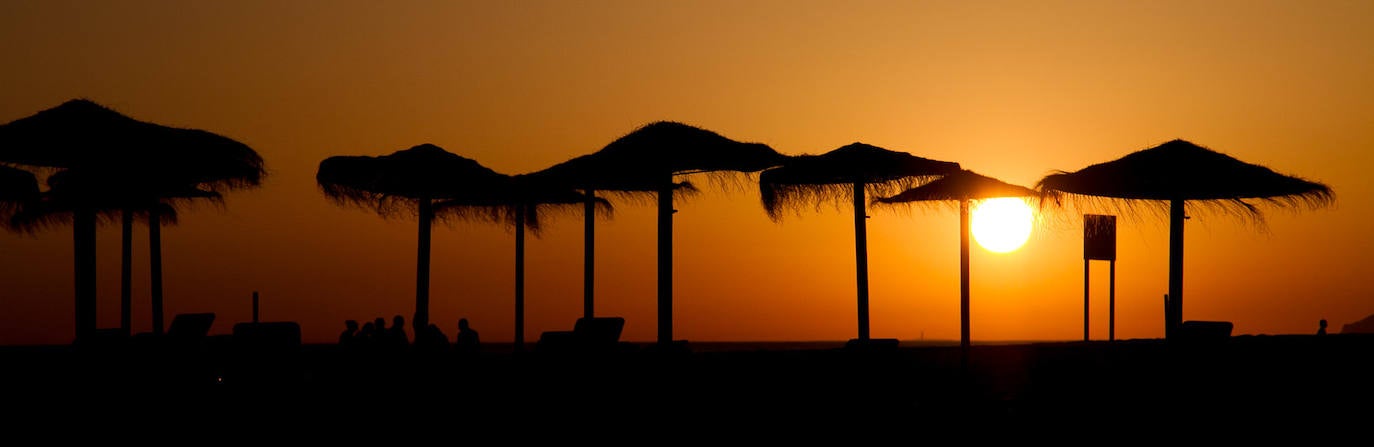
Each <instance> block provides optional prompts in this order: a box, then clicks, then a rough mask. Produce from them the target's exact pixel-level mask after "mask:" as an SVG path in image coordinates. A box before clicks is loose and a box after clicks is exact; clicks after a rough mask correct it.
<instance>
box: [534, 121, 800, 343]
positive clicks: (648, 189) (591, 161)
mask: <svg viewBox="0 0 1374 447" xmlns="http://www.w3.org/2000/svg"><path fill="white" fill-rule="evenodd" d="M783 158H785V157H784V156H783V155H782V154H780V153H778V152H777V151H775V150H773V148H770V147H768V146H767V145H765V144H762V143H746V142H740V141H735V140H732V139H730V138H726V137H724V136H722V135H720V134H718V133H715V132H712V131H709V130H705V129H702V128H698V127H694V126H690V125H687V124H683V123H678V122H673V121H658V122H654V123H650V124H647V125H645V126H643V127H640V128H638V129H636V130H634V131H633V132H630V133H629V134H626V135H625V136H622V137H620V138H618V139H616V140H615V141H612V142H611V143H610V144H607V145H606V146H605V147H603V148H602V149H601V150H599V151H596V152H594V153H591V154H587V155H582V156H579V157H577V158H573V159H571V160H568V161H565V162H563V163H559V164H557V165H554V166H552V167H549V168H547V169H544V170H542V171H539V172H536V173H534V174H532V175H533V176H535V177H537V178H539V179H540V181H547V182H550V183H551V184H555V185H562V186H566V187H569V188H575V189H580V190H583V191H584V192H585V193H586V194H587V196H588V197H589V198H591V197H594V196H595V193H596V192H597V191H611V192H613V193H617V194H620V195H624V196H630V197H634V196H640V197H644V196H650V197H652V196H655V195H656V196H657V198H658V342H659V344H660V345H666V344H669V343H672V341H673V274H672V272H673V238H672V235H673V213H674V212H676V210H674V209H673V193H674V191H676V190H679V189H683V188H685V187H690V185H688V184H685V183H678V182H676V181H674V180H673V176H675V175H686V174H696V173H714V174H718V175H729V174H731V173H751V172H758V171H761V170H764V169H767V168H770V167H773V166H777V165H778V164H779V163H781V162H782V160H783ZM590 209H591V208H590V207H588V210H590ZM586 219H587V223H586V241H585V245H584V250H586V258H585V260H584V263H585V264H584V269H585V275H586V276H585V278H584V281H585V287H586V288H585V289H584V294H585V295H584V316H586V317H591V315H592V296H591V284H592V268H593V267H592V265H593V262H592V243H593V241H592V234H593V233H592V223H591V219H592V213H586Z"/></svg>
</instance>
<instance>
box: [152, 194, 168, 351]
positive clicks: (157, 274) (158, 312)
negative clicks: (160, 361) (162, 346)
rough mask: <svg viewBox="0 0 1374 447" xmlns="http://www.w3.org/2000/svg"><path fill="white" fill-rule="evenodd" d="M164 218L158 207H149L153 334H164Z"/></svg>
mask: <svg viewBox="0 0 1374 447" xmlns="http://www.w3.org/2000/svg"><path fill="white" fill-rule="evenodd" d="M161 220H162V218H161V217H159V216H158V210H157V207H152V208H149V209H148V260H149V261H148V263H149V264H150V266H149V270H151V272H150V273H151V274H152V281H153V292H152V295H153V335H162V334H163V331H164V330H165V328H166V326H164V325H163V324H162V321H163V320H162V224H161V223H160V222H161Z"/></svg>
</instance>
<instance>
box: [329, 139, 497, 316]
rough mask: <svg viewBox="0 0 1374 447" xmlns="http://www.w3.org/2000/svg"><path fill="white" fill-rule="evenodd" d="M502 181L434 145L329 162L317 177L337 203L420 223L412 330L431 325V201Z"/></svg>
mask: <svg viewBox="0 0 1374 447" xmlns="http://www.w3.org/2000/svg"><path fill="white" fill-rule="evenodd" d="M506 179H507V177H506V176H505V175H503V174H500V173H498V172H496V171H493V170H491V169H490V168H487V167H486V166H482V165H481V164H480V163H478V162H477V161H476V160H472V159H469V158H466V157H463V156H461V155H457V154H454V153H451V152H448V151H446V150H444V149H443V148H440V147H439V146H435V145H432V144H422V145H419V146H415V147H412V148H410V149H405V150H400V151H396V152H393V153H391V154H389V155H382V156H376V157H373V156H334V157H329V158H326V159H324V161H321V162H320V167H319V171H318V172H317V173H316V174H315V180H316V182H317V183H318V184H319V186H320V189H321V190H323V191H324V195H325V196H326V197H328V198H330V199H333V200H334V201H335V202H337V203H340V204H343V205H354V206H359V207H362V208H365V209H369V210H372V211H375V212H376V213H377V214H380V215H381V216H382V217H384V218H386V217H394V216H397V215H402V214H404V215H413V216H416V217H417V218H418V219H419V244H418V250H417V251H418V255H417V258H416V269H415V318H413V319H412V323H413V324H414V327H415V329H416V331H420V330H423V329H424V328H425V327H426V326H428V324H429V248H430V230H431V228H432V227H433V221H434V203H435V201H436V200H443V199H449V198H456V197H469V196H473V195H476V194H477V193H479V192H483V191H492V190H495V189H499V188H501V187H504V186H505V185H506V184H507V180H506ZM449 214H454V215H457V216H459V217H467V216H468V215H465V214H461V213H456V212H453V211H450V213H449ZM417 333H418V332H417Z"/></svg>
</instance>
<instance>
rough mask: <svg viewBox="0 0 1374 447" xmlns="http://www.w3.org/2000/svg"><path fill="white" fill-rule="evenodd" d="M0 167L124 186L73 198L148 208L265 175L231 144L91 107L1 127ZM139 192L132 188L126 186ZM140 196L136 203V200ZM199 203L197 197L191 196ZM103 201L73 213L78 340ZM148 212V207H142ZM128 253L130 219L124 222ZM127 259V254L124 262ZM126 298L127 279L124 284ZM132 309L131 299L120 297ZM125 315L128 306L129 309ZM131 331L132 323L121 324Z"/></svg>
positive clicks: (87, 309)
mask: <svg viewBox="0 0 1374 447" xmlns="http://www.w3.org/2000/svg"><path fill="white" fill-rule="evenodd" d="M0 161H3V162H8V163H14V164H20V165H29V166H37V167H44V168H59V169H66V170H69V171H73V172H78V173H80V176H81V177H82V178H85V179H120V180H121V181H122V182H124V183H118V184H108V185H104V186H105V188H109V189H102V188H99V187H94V188H73V189H71V192H72V193H77V192H80V193H92V194H95V193H97V191H98V193H99V194H103V195H110V194H112V193H113V192H125V193H129V194H130V195H129V196H127V197H124V198H123V199H125V203H130V204H148V203H152V202H154V201H157V200H159V199H162V198H174V197H176V194H179V193H181V192H183V191H187V190H201V189H204V190H208V191H210V192H213V193H215V194H219V193H220V192H221V191H224V190H230V189H236V188H243V187H251V186H257V185H258V184H259V183H260V182H261V179H262V177H263V176H264V175H265V174H266V171H265V170H264V168H263V161H262V158H261V157H260V156H258V154H257V152H256V151H254V150H253V149H252V148H249V147H248V146H247V145H244V144H243V143H240V142H238V141H235V140H233V139H230V138H227V137H224V136H220V135H216V134H214V133H211V132H207V131H204V130H199V129H184V128H177V127H169V126H163V125H159V124H154V123H149V122H144V121H139V120H136V119H133V118H130V117H128V116H125V115H123V114H120V113H119V112H116V111H114V110H111V109H109V108H107V107H105V106H102V105H100V104H96V103H94V102H91V101H87V100H81V99H78V100H72V101H67V102H65V103H63V104H61V105H58V106H56V107H53V108H50V109H46V110H43V111H40V112H38V113H36V114H34V115H31V116H28V117H25V118H21V119H18V120H14V121H12V122H9V123H6V124H4V125H0ZM130 182H131V183H133V184H135V185H136V186H130V185H129V184H128V183H130ZM135 194H137V195H135ZM193 197H198V196H193ZM98 202H106V200H105V199H104V198H100V199H89V200H88V199H74V200H70V201H68V202H67V203H68V204H69V205H71V206H75V208H73V209H72V210H71V211H72V212H71V216H72V221H73V232H74V233H75V238H74V239H75V241H74V243H75V248H76V258H77V259H76V264H77V268H76V281H75V282H76V295H77V299H76V301H77V306H76V309H77V315H78V317H77V322H78V324H77V338H78V339H81V338H82V336H83V335H84V334H88V333H90V332H92V331H94V329H95V265H94V264H95V247H94V243H95V220H96V215H95V214H96V212H97V210H96V209H95V208H92V206H94V205H95V204H96V203H98ZM138 206H143V205H138ZM161 209H162V207H161V206H153V205H147V208H146V209H145V210H143V211H144V212H146V213H147V214H148V217H149V230H148V231H149V246H150V248H149V250H150V252H151V256H150V262H151V264H152V266H151V267H152V268H151V270H152V276H153V279H152V282H153V290H152V300H153V331H154V333H155V334H161V333H162V329H163V324H162V281H161V274H162V266H161V235H160V231H159V230H160V228H159V225H158V223H159V222H161V219H160V218H159V217H158V212H159V210H161ZM124 224H125V229H124V236H125V241H124V246H125V247H128V246H129V239H130V238H131V234H130V229H129V227H130V226H131V225H132V218H131V217H125V218H124ZM124 259H125V260H126V271H127V260H128V259H129V256H128V253H127V251H126V253H125V255H124ZM124 283H125V284H126V285H125V287H124V289H126V290H127V288H128V286H127V284H128V279H127V275H126V277H125V278H124ZM121 301H123V302H125V303H127V302H128V296H127V293H126V294H125V296H123V297H121ZM125 309H126V310H125V313H127V306H125ZM121 320H122V324H124V325H125V326H126V327H125V329H126V330H127V329H128V328H127V324H128V318H122V319H121Z"/></svg>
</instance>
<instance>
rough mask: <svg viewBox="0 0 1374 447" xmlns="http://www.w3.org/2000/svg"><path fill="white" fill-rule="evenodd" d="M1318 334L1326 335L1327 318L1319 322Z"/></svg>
mask: <svg viewBox="0 0 1374 447" xmlns="http://www.w3.org/2000/svg"><path fill="white" fill-rule="evenodd" d="M1317 335H1326V319H1325V318H1323V319H1322V321H1320V322H1318V323H1317Z"/></svg>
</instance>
